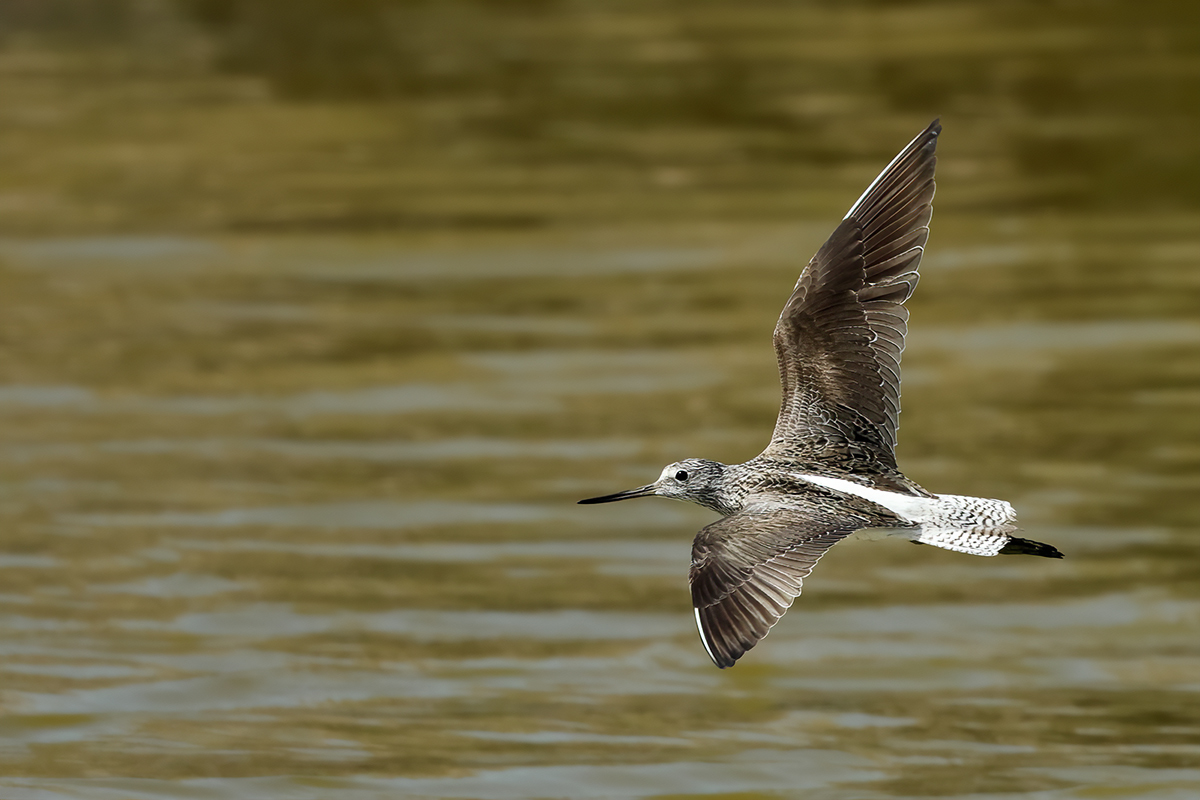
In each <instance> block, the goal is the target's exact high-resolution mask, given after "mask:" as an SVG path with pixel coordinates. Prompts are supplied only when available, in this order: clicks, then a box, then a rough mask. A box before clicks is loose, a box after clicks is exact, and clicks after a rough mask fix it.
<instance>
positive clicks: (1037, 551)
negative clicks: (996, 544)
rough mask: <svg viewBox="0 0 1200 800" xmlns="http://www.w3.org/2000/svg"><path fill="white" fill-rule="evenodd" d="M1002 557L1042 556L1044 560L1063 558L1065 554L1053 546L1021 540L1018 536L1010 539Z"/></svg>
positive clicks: (1002, 552) (1001, 550)
mask: <svg viewBox="0 0 1200 800" xmlns="http://www.w3.org/2000/svg"><path fill="white" fill-rule="evenodd" d="M1000 555H1002V556H1012V555H1020V556H1042V557H1044V558H1062V557H1063V554H1062V553H1061V552H1060V551H1059V549H1058V548H1057V547H1055V546H1054V545H1052V544H1045V543H1043V542H1035V541H1033V540H1032V539H1021V538H1018V537H1016V536H1010V537H1008V543H1007V544H1005V545H1004V547H1002V548H1001V549H1000Z"/></svg>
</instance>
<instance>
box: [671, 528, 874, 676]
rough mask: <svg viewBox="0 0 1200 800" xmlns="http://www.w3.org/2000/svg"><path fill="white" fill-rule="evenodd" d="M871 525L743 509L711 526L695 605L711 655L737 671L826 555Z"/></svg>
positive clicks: (701, 546) (701, 547)
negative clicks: (848, 537) (748, 651)
mask: <svg viewBox="0 0 1200 800" xmlns="http://www.w3.org/2000/svg"><path fill="white" fill-rule="evenodd" d="M871 524H872V523H871V520H869V519H867V518H866V517H858V516H854V515H844V516H833V515H830V514H827V513H823V512H821V511H820V510H819V509H817V508H815V507H806V508H782V509H773V510H770V511H763V512H755V511H753V510H747V511H743V512H741V513H738V514H734V515H732V516H729V517H725V518H723V519H720V520H718V521H716V522H714V523H713V524H712V525H709V526H708V527H706V528H704V529H703V530H701V531H700V533H699V534H697V535H696V540H695V542H693V544H692V567H691V572H690V574H689V580H690V582H691V585H692V605H693V606H694V607H695V610H696V625H697V627H698V628H699V629H700V639H701V641H703V642H704V649H705V650H707V651H708V655H709V657H711V658H712V660H713V663H715V664H716V665H717V666H718V667H721V668H722V669H724V668H725V667H732V666H733V664H734V662H736V661H737V660H738V659H739V658H740V657H741V656H742V654H744V653H745V652H746V651H747V650H749V649H750V648H751V647H754V645H756V644H757V643H758V641H759V640H760V639H762V638H763V637H764V636H766V635H767V632H768V631H770V630H771V628H772V626H774V625H775V623H776V622H778V621H779V618H780V617H782V616H783V613H784V612H785V611H787V610H788V608H789V607H790V606H791V605H792V601H793V600H795V599H796V597H798V596H799V595H800V587H801V584H802V583H803V581H804V579H805V578H807V577H808V574H809V573H810V572H812V569H813V567H814V566H816V563H817V561H819V560H820V558H821V556H823V555H825V551H826V550H828V549H829V548H830V547H833V546H834V545H835V544H837V543H838V542H839V541H841V540H842V539H844V538H845V537H847V536H849V535H850V534H851V533H853V532H854V531H856V530H858V529H860V528H864V527H869V526H870V525H871Z"/></svg>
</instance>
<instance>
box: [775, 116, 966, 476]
mask: <svg viewBox="0 0 1200 800" xmlns="http://www.w3.org/2000/svg"><path fill="white" fill-rule="evenodd" d="M941 129H942V128H941V125H940V124H939V123H938V122H937V121H934V122H933V124H931V125H930V126H929V127H928V128H927V129H926V130H925V131H924V132H922V133H921V134H920V135H919V136H917V138H915V139H913V141H912V142H910V143H909V144H908V146H907V147H905V148H904V150H902V151H901V152H900V154H899V155H898V156H897V157H896V159H895V160H894V161H893V162H892V163H891V164H889V165H888V167H887V168H886V169H885V170H884V171H883V172H882V173H881V174H880V176H879V177H878V178H876V179H875V181H874V183H872V184H871V186H870V187H868V189H867V191H866V192H865V193H864V194H863V196H862V197H860V198H859V200H858V202H856V203H855V204H854V206H853V207H852V208H851V209H850V212H849V213H848V214H847V215H846V217H845V219H843V220H842V223H841V224H840V225H839V226H838V228H837V229H836V230H835V231H834V232H833V235H831V236H830V237H829V239H828V241H826V242H825V244H824V245H823V246H822V247H821V249H820V250H819V251H817V254H816V255H815V256H814V257H813V259H812V261H810V262H809V264H808V266H807V267H806V268H805V269H804V271H803V272H802V273H801V275H800V279H799V280H798V281H797V282H796V288H795V290H794V291H793V293H792V296H791V297H790V298H789V299H788V302H787V304H786V305H785V306H784V309H783V313H782V314H781V315H780V317H779V322H778V324H777V325H776V327H775V336H774V339H775V354H776V356H777V357H778V359H779V375H780V381H781V383H782V384H783V403H782V405H781V407H780V411H779V419H778V421H777V422H776V424H775V432H774V433H773V434H772V436H771V444H770V445H769V446H768V447H767V449H766V450H765V451H764V452H763V454H764V455H770V456H773V457H777V458H780V457H783V458H802V459H804V460H805V461H809V462H811V461H820V460H824V461H827V462H833V463H835V464H836V463H837V462H838V461H839V460H841V461H846V462H853V463H854V465H855V470H854V471H856V472H859V473H863V472H875V473H879V474H881V475H890V474H893V473H896V457H895V446H896V428H897V425H898V422H899V415H900V354H901V352H902V351H903V349H904V336H905V334H906V333H907V331H908V311H907V310H906V309H905V308H904V305H903V303H904V301H906V300H907V299H908V298H909V297H910V296H911V295H912V293H913V290H914V289H915V288H916V286H917V278H918V275H917V267H918V265H919V264H920V261H921V254H922V253H923V252H924V246H925V241H926V239H927V238H928V237H929V220H930V218H931V216H932V215H933V205H932V203H933V192H934V178H933V173H934V167H935V165H936V163H937V158H936V156H935V155H934V151H935V148H936V146H937V137H938V134H939V133H940V132H941ZM896 474H897V475H898V473H896ZM907 483H908V482H906V481H903V480H900V481H899V488H903V489H907V490H909V491H914V489H912V487H909V486H908V485H907ZM915 491H916V492H917V493H920V491H919V490H915Z"/></svg>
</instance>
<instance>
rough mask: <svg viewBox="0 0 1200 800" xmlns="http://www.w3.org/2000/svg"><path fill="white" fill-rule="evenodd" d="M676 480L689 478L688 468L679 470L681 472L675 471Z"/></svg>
mask: <svg viewBox="0 0 1200 800" xmlns="http://www.w3.org/2000/svg"><path fill="white" fill-rule="evenodd" d="M675 480H677V481H686V480H687V470H686V469H681V470H679V472H676V473H675Z"/></svg>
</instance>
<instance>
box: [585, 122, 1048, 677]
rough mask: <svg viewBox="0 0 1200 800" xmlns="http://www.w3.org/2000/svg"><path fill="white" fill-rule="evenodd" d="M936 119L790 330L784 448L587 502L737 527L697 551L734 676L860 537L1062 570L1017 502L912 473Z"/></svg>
mask: <svg viewBox="0 0 1200 800" xmlns="http://www.w3.org/2000/svg"><path fill="white" fill-rule="evenodd" d="M941 130H942V126H941V124H940V123H939V122H938V121H937V120H935V121H934V122H933V123H932V124H931V125H930V126H929V127H928V128H926V129H925V130H924V131H922V132H921V133H920V134H919V135H918V136H917V137H916V138H915V139H913V140H912V141H911V142H909V143H908V145H907V146H906V147H905V148H904V149H903V150H901V151H900V154H899V155H897V156H896V157H895V158H894V159H892V162H891V163H890V164H888V165H887V167H886V168H885V169H884V170H883V172H881V173H880V174H879V177H877V178H876V179H875V180H874V181H872V182H871V185H870V186H868V187H867V190H866V191H865V192H863V194H862V196H861V197H859V198H858V201H857V202H855V203H854V205H853V206H851V207H850V211H849V212H848V213H847V214H846V216H845V217H844V218H843V219H842V222H841V224H840V225H838V227H837V229H836V230H835V231H834V232H833V235H832V236H830V237H829V239H828V240H827V241H826V242H825V244H824V245H822V246H821V249H820V250H818V251H817V254H816V255H815V256H813V258H812V260H811V261H810V262H808V266H806V267H805V268H804V270H803V272H801V273H800V279H799V280H798V281H796V288H795V289H794V290H793V291H792V295H791V297H789V298H788V301H787V303H786V304H785V305H784V307H783V312H782V313H781V314H780V315H779V322H778V323H776V325H775V335H774V340H775V354H776V356H777V357H778V360H779V377H780V382H781V383H782V385H783V402H782V404H781V407H780V409H779V418H778V420H777V421H776V423H775V431H774V433H772V434H771V443H770V444H769V445H767V448H766V449H765V450H763V452H762V453H761V454H760V455H758V456H755V457H754V458H752V459H751V460H749V461H747V462H746V463H744V464H722V463H720V462H717V461H709V460H707V459H700V458H689V459H684V460H683V461H677V462H675V463H674V464H669V465H667V466H666V467H665V468H664V469H663V471H662V474H661V475H659V477H658V480H656V481H655V482H654V483H650V484H647V485H646V486H642V487H639V488H637V489H630V490H629V491H624V492H617V493H616V494H609V495H604V496H603V497H593V498H590V499H587V500H580V501H579V502H581V503H609V502H613V501H615V500H627V499H629V498H633V497H647V496H651V495H658V496H660V497H670V498H674V499H676V500H687V501H690V502H692V503H697V504H699V505H702V506H704V507H705V508H710V509H712V510H713V511H716V512H717V513H719V514H721V515H722V517H721V519H719V520H717V521H716V522H714V523H712V524H711V525H709V526H707V527H706V528H704V529H702V530H701V531H700V533H699V534H697V536H696V539H695V541H694V542H693V544H692V563H691V569H690V573H689V580H690V583H691V590H692V605H693V606H694V608H695V614H696V625H697V627H698V628H699V629H700V639H701V641H702V642H703V643H704V648H705V650H707V651H708V655H709V656H710V657H711V658H712V660H713V662H714V663H715V664H716V665H717V666H718V667H721V668H724V667H731V666H733V664H734V663H735V662H736V661H737V660H738V659H739V658H741V657H742V655H744V654H745V653H746V651H748V650H749V649H750V648H752V647H754V645H756V644H757V643H758V642H759V640H761V639H762V638H763V637H764V636H766V635H767V633H768V631H770V629H771V627H772V626H774V625H775V623H776V622H778V621H779V618H780V617H782V616H783V614H784V612H785V611H787V609H788V608H789V607H790V606H791V604H792V601H794V600H795V599H796V597H798V596H799V594H800V588H801V584H802V583H803V581H804V579H805V578H807V577H808V575H809V573H810V572H812V569H813V567H814V566H816V563H817V561H818V560H820V558H821V556H823V555H824V554H825V552H826V551H827V550H828V549H829V548H830V547H832V546H833V545H835V544H837V543H838V542H839V541H841V540H842V539H844V538H846V537H847V536H849V535H850V534H852V533H854V532H855V531H858V530H862V529H865V528H890V529H898V531H899V532H900V533H903V534H904V535H906V536H907V537H908V538H910V539H911V540H912V541H914V542H919V543H921V544H930V545H934V546H936V547H942V548H945V549H947V550H955V551H958V552H960V553H969V554H971V555H977V556H994V555H998V554H1010V553H1020V554H1027V555H1037V556H1045V557H1048V558H1062V553H1060V552H1059V551H1058V550H1057V549H1056V548H1054V547H1052V546H1051V545H1048V544H1042V543H1041V542H1034V541H1031V540H1028V539H1021V538H1019V537H1016V536H1013V535H1012V534H1013V532H1014V531H1016V513H1015V512H1014V511H1013V507H1012V506H1011V505H1009V504H1008V503H1006V502H1005V501H1003V500H990V499H985V498H981V497H963V496H958V495H949V494H941V495H939V494H933V493H931V492H928V491H926V490H925V489H923V488H921V487H920V486H918V485H917V484H916V483H915V482H913V481H912V480H910V479H909V478H907V477H905V476H904V474H903V473H901V472H900V470H899V468H898V467H897V466H896V453H895V447H896V427H897V423H898V418H899V415H900V354H901V352H902V351H903V350H904V336H905V334H906V333H907V331H908V311H907V310H906V309H905V307H904V302H905V301H906V300H908V298H909V297H911V296H912V293H913V290H914V289H915V288H916V287H917V278H918V275H917V267H918V266H919V264H920V262H921V255H922V253H923V252H924V249H925V242H926V240H927V239H928V238H929V220H930V218H931V217H932V215H933V192H934V178H933V173H934V167H935V165H936V164H937V157H936V155H935V151H936V148H937V140H938V134H940V133H941Z"/></svg>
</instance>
